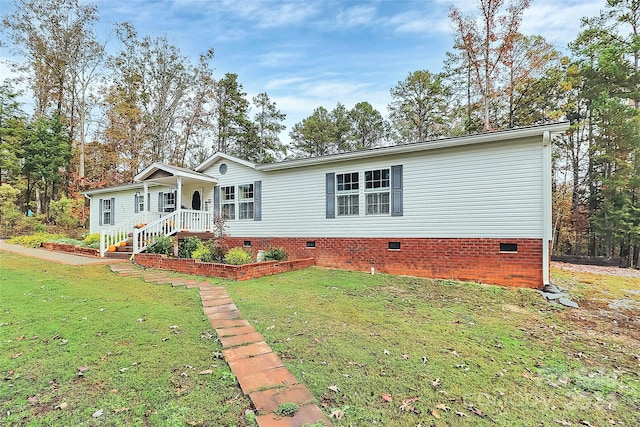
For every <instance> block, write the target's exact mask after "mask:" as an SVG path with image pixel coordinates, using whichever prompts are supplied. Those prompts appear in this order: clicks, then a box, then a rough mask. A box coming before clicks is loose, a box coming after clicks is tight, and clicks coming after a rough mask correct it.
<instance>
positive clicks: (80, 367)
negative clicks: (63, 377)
mask: <svg viewBox="0 0 640 427" xmlns="http://www.w3.org/2000/svg"><path fill="white" fill-rule="evenodd" d="M88 370H89V367H88V366H78V371H80V372H86V371H88Z"/></svg>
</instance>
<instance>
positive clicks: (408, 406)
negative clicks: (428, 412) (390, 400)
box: [400, 397, 418, 412]
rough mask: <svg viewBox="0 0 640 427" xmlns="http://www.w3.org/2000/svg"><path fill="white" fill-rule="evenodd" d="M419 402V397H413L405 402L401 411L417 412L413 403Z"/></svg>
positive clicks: (401, 406)
mask: <svg viewBox="0 0 640 427" xmlns="http://www.w3.org/2000/svg"><path fill="white" fill-rule="evenodd" d="M417 400H418V398H417V397H412V398H410V399H405V400H403V401H402V405H400V410H401V411H404V412H410V411H415V408H414V407H413V405H412V403H414V402H416V401H417Z"/></svg>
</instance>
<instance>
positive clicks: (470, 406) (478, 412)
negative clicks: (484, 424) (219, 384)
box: [467, 405, 484, 417]
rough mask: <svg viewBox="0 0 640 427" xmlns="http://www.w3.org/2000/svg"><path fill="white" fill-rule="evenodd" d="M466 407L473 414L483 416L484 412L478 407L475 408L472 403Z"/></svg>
mask: <svg viewBox="0 0 640 427" xmlns="http://www.w3.org/2000/svg"><path fill="white" fill-rule="evenodd" d="M467 409H469V410H470V411H471V412H473V413H474V414H476V415H477V416H479V417H484V413H483V412H482V411H481V410H480V409H478V408H476V407H475V406H473V405H469V407H468V408H467Z"/></svg>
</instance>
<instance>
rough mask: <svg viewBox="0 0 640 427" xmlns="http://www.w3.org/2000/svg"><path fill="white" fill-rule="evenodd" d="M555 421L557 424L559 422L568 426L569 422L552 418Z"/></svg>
mask: <svg viewBox="0 0 640 427" xmlns="http://www.w3.org/2000/svg"><path fill="white" fill-rule="evenodd" d="M554 421H555V422H557V423H558V424H560V425H561V426H570V425H571V423H570V422H569V421H566V420H554Z"/></svg>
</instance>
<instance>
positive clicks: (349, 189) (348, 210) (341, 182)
mask: <svg viewBox="0 0 640 427" xmlns="http://www.w3.org/2000/svg"><path fill="white" fill-rule="evenodd" d="M336 184H337V189H336V196H337V202H338V203H337V205H338V216H348V215H358V214H359V213H360V199H359V194H358V193H359V191H360V182H359V176H358V172H349V173H339V174H336Z"/></svg>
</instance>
